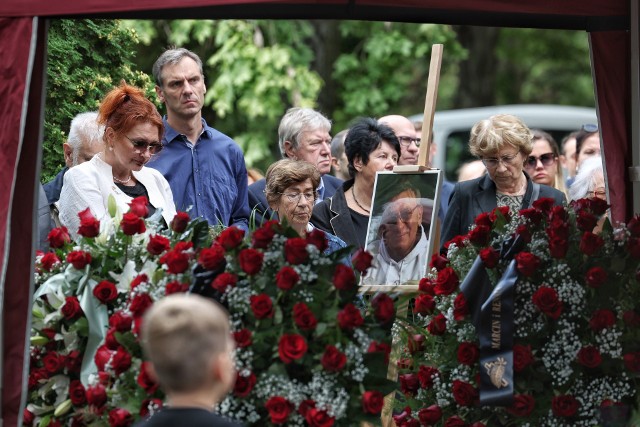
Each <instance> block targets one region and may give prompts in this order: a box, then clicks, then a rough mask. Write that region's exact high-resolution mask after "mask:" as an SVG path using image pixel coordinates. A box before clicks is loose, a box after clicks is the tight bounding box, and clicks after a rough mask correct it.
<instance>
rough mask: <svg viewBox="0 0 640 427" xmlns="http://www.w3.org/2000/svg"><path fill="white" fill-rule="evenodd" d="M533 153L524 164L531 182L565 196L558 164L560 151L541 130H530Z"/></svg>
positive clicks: (553, 141)
mask: <svg viewBox="0 0 640 427" xmlns="http://www.w3.org/2000/svg"><path fill="white" fill-rule="evenodd" d="M531 133H532V134H533V151H531V154H529V157H528V158H527V160H526V161H525V163H524V170H525V171H526V172H527V174H529V176H530V177H531V179H532V180H533V182H537V183H538V184H544V185H548V186H549V187H554V188H556V189H558V190H560V191H562V192H563V193H564V194H565V196H566V195H567V189H566V187H565V179H564V173H563V172H562V165H561V164H560V161H559V157H560V150H559V149H558V144H557V143H556V141H555V140H554V139H553V137H552V136H551V135H549V134H548V133H546V132H544V131H541V130H532V131H531Z"/></svg>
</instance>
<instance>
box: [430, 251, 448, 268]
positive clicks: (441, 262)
mask: <svg viewBox="0 0 640 427" xmlns="http://www.w3.org/2000/svg"><path fill="white" fill-rule="evenodd" d="M447 265H449V259H448V258H447V257H445V256H442V255H440V254H433V255H431V262H430V263H429V267H431V268H435V269H436V270H437V271H440V270H442V269H443V268H446V267H447Z"/></svg>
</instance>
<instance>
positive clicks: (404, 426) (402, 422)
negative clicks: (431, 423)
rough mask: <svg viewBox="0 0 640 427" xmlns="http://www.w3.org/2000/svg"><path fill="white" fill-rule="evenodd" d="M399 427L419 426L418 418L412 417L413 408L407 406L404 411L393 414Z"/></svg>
mask: <svg viewBox="0 0 640 427" xmlns="http://www.w3.org/2000/svg"><path fill="white" fill-rule="evenodd" d="M392 418H393V421H395V423H396V426H397V427H419V425H420V424H419V423H418V420H416V419H415V418H412V417H411V408H410V407H409V406H405V407H404V409H403V410H402V412H400V413H399V414H395V415H393V416H392Z"/></svg>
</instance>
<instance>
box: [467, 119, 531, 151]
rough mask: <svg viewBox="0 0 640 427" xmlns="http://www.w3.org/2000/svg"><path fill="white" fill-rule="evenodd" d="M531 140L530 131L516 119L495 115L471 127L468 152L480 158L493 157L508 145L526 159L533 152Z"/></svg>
mask: <svg viewBox="0 0 640 427" xmlns="http://www.w3.org/2000/svg"><path fill="white" fill-rule="evenodd" d="M532 138H533V135H532V134H531V130H529V128H528V127H527V125H525V124H524V122H523V121H522V120H520V119H519V118H518V117H516V116H513V115H511V114H496V115H495V116H491V117H489V118H488V119H485V120H481V121H479V122H478V123H476V124H475V125H473V128H472V129H471V136H470V138H469V151H470V152H471V154H473V155H474V156H476V157H479V158H482V157H486V156H495V155H496V153H498V152H499V151H500V150H501V149H502V148H504V147H505V146H506V145H510V146H512V147H514V148H517V149H518V151H519V152H520V153H522V154H523V155H524V156H525V157H527V156H528V155H529V154H531V151H532V150H533V143H532V142H531V140H532Z"/></svg>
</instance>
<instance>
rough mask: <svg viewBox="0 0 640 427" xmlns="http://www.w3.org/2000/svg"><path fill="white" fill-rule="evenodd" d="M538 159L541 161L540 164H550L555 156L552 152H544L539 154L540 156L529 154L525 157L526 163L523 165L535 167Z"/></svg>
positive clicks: (554, 159) (530, 167)
mask: <svg viewBox="0 0 640 427" xmlns="http://www.w3.org/2000/svg"><path fill="white" fill-rule="evenodd" d="M538 160H540V163H542V166H545V167H547V166H551V165H552V164H553V163H554V162H555V161H556V156H555V155H554V154H553V153H546V154H543V155H541V156H540V157H536V156H529V158H528V159H527V163H525V167H527V168H529V169H535V167H536V165H537V164H538Z"/></svg>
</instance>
